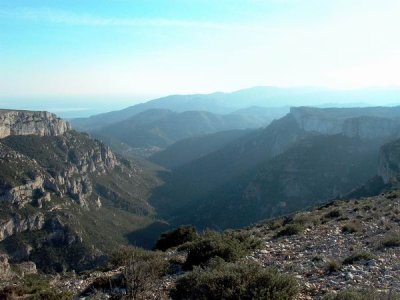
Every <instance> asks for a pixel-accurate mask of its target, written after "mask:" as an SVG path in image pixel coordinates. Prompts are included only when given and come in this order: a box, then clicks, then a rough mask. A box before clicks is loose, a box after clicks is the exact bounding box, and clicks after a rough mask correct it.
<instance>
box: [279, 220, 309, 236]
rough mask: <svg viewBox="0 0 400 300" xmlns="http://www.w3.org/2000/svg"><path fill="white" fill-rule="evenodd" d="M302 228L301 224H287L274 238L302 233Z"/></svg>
mask: <svg viewBox="0 0 400 300" xmlns="http://www.w3.org/2000/svg"><path fill="white" fill-rule="evenodd" d="M303 230H304V226H303V225H301V224H297V223H296V224H288V225H286V226H285V227H284V228H283V229H282V230H280V231H278V232H277V234H276V235H275V237H281V236H290V235H295V234H299V233H301V232H303Z"/></svg>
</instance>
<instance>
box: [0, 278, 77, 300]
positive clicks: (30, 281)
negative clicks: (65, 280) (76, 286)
mask: <svg viewBox="0 0 400 300" xmlns="http://www.w3.org/2000/svg"><path fill="white" fill-rule="evenodd" d="M72 298H73V297H72V294H71V293H69V292H63V291H55V290H54V288H52V287H51V286H50V284H49V280H48V278H45V277H43V276H41V275H27V276H25V277H24V278H23V280H22V282H21V284H20V285H17V286H8V287H5V288H3V289H2V290H1V291H0V299H7V300H8V299H10V300H11V299H30V300H42V299H44V300H69V299H71V300H72Z"/></svg>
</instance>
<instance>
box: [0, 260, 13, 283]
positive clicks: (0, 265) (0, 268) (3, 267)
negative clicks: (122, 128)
mask: <svg viewBox="0 0 400 300" xmlns="http://www.w3.org/2000/svg"><path fill="white" fill-rule="evenodd" d="M10 272H11V268H10V264H9V263H8V256H7V255H5V254H0V279H4V278H7V277H8V275H9V274H10Z"/></svg>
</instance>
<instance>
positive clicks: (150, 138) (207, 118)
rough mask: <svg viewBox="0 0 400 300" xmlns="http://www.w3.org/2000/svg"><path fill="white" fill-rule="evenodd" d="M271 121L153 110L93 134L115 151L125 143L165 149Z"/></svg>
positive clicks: (240, 116)
mask: <svg viewBox="0 0 400 300" xmlns="http://www.w3.org/2000/svg"><path fill="white" fill-rule="evenodd" d="M269 122H270V119H269V118H265V119H263V118H262V117H260V118H258V119H254V118H252V117H251V116H248V115H247V114H245V113H242V114H228V115H218V114H214V113H210V112H207V111H184V112H181V113H177V112H174V111H171V110H167V109H150V110H146V111H144V112H141V113H139V114H137V115H134V116H133V117H131V118H129V119H126V120H124V121H121V122H117V123H114V124H111V125H108V126H105V127H102V128H100V129H97V130H94V131H92V132H91V134H93V135H94V136H96V137H97V138H99V139H101V140H103V141H105V142H106V143H108V144H109V145H111V146H112V147H114V148H117V147H119V145H120V144H121V143H123V144H124V145H127V146H129V147H132V148H141V149H143V148H155V147H157V148H165V147H167V146H169V145H171V144H173V143H175V142H177V141H179V140H182V139H185V138H189V137H195V136H200V135H204V134H210V133H215V132H219V131H226V130H233V129H249V128H259V127H263V126H266V125H268V124H269Z"/></svg>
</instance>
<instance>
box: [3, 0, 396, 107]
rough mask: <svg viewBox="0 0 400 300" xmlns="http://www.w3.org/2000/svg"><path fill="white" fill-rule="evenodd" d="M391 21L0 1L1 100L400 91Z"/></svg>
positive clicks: (333, 14)
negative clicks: (297, 89) (247, 90)
mask: <svg viewBox="0 0 400 300" xmlns="http://www.w3.org/2000/svg"><path fill="white" fill-rule="evenodd" d="M399 15H400V1H398V0H392V1H388V0H374V1H372V0H247V1H241V0H131V1H127V0H113V1H111V0H110V1H105V0H93V1H91V0H57V1H55V0H47V1H45V0H44V1H35V0H29V1H28V0H26V1H23V0H18V1H16V0H0V101H1V99H4V98H7V99H11V97H42V96H48V97H53V96H57V97H58V96H100V95H101V96H102V97H104V96H106V97H108V96H110V97H117V96H118V97H119V96H121V97H122V96H123V97H127V96H131V95H132V96H134V97H137V98H138V99H139V98H140V97H142V98H145V97H146V96H147V97H150V95H163V94H171V93H195V92H211V91H216V90H222V91H230V90H236V89H240V88H244V87H249V86H255V85H278V86H305V85H307V86H310V85H312V86H329V87H340V88H342V87H344V88H354V87H366V86H400V17H399ZM13 99H14V98H13ZM87 99H91V98H90V97H88V98H87ZM93 99H94V98H93Z"/></svg>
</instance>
